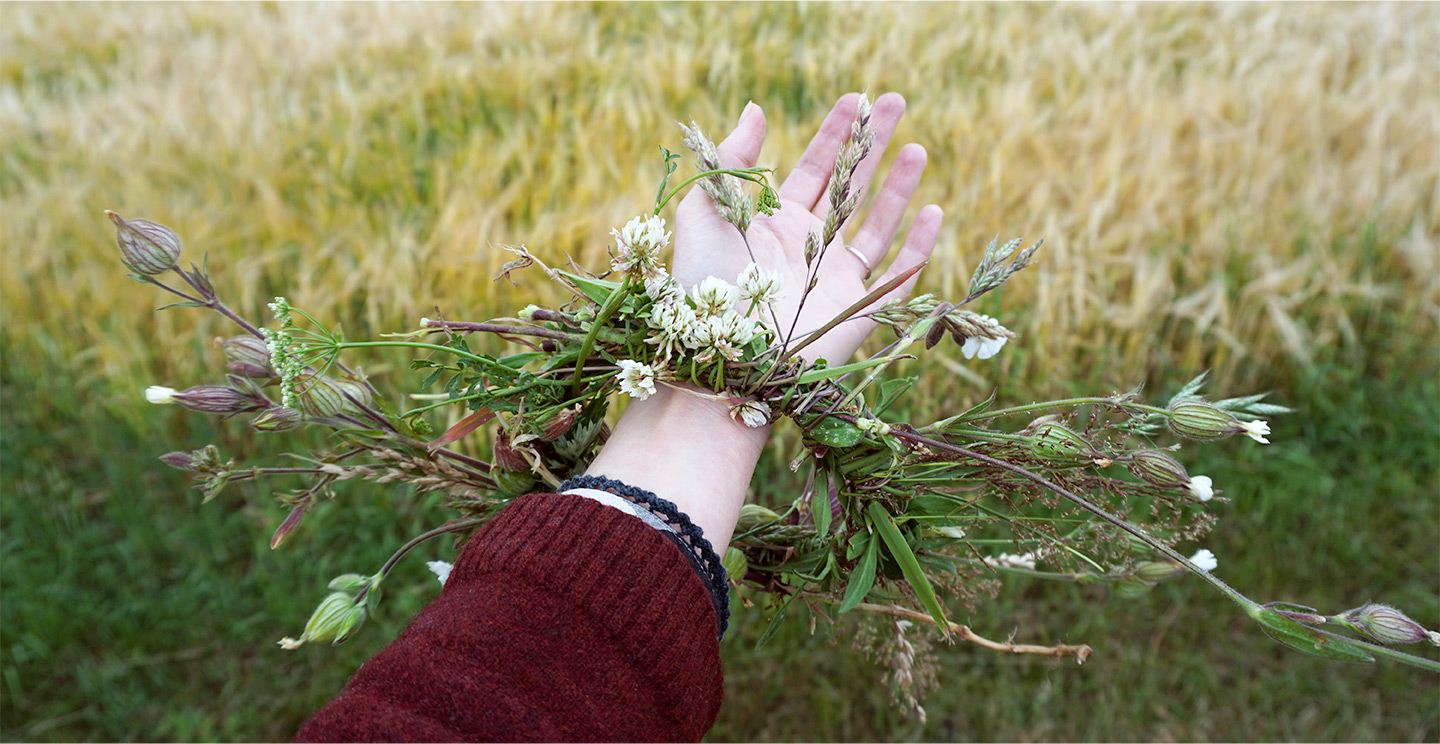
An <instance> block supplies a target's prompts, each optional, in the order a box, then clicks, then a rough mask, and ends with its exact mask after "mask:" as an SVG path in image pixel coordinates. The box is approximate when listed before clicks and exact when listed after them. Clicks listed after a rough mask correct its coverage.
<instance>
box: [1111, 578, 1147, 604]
mask: <svg viewBox="0 0 1440 744" xmlns="http://www.w3.org/2000/svg"><path fill="white" fill-rule="evenodd" d="M1110 591H1112V592H1114V593H1115V596H1117V597H1122V598H1124V599H1135V598H1136V597H1139V596H1141V595H1143V594H1145V593H1146V592H1148V591H1150V585H1149V584H1148V583H1146V582H1144V581H1141V580H1140V579H1121V580H1119V581H1116V582H1115V583H1113V584H1111V585H1110Z"/></svg>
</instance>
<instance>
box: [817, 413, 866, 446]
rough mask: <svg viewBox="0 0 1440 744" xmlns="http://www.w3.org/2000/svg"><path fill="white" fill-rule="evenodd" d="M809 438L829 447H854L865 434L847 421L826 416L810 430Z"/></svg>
mask: <svg viewBox="0 0 1440 744" xmlns="http://www.w3.org/2000/svg"><path fill="white" fill-rule="evenodd" d="M810 438H811V439H814V440H815V441H817V442H819V443H821V444H826V445H829V446H831V447H854V446H855V445H856V444H858V443H859V442H860V440H861V439H864V438H865V432H863V431H860V428H859V427H857V426H856V425H854V424H852V423H850V422H848V421H841V420H840V419H838V418H834V417H831V416H826V417H825V418H824V419H823V420H821V421H820V423H818V424H816V425H815V426H814V427H812V428H811V429H810Z"/></svg>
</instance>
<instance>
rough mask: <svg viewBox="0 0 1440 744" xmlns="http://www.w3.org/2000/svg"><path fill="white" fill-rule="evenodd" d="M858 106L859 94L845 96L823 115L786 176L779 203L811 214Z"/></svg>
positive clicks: (848, 131)
mask: <svg viewBox="0 0 1440 744" xmlns="http://www.w3.org/2000/svg"><path fill="white" fill-rule="evenodd" d="M859 103H860V94H858V93H846V94H845V95H843V96H841V97H840V100H838V101H836V102H835V106H834V108H832V109H830V113H829V114H826V115H825V121H823V122H821V123H820V129H819V131H817V132H815V136H814V138H812V139H811V140H810V144H809V145H808V146H806V148H805V153H804V154H803V155H801V156H800V159H799V160H797V161H796V162H795V169H794V170H792V171H790V175H788V176H786V177H785V182H784V183H782V184H780V189H779V191H778V193H779V195H780V199H781V200H782V201H793V202H797V203H799V204H800V205H801V206H803V207H805V209H806V211H814V210H815V204H816V202H818V201H820V196H821V195H822V194H824V193H825V186H826V184H828V183H829V182H830V171H831V170H833V169H834V168H835V156H836V155H837V154H839V152H840V145H841V143H843V142H844V141H845V138H846V137H848V136H849V135H850V124H851V123H852V122H854V121H855V109H856V107H857V106H858V105H859Z"/></svg>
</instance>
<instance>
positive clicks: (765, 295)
mask: <svg viewBox="0 0 1440 744" xmlns="http://www.w3.org/2000/svg"><path fill="white" fill-rule="evenodd" d="M737 283H738V284H739V285H740V299H741V300H742V301H745V302H750V303H752V304H754V305H764V304H768V303H771V302H774V301H775V300H776V299H778V298H779V297H780V287H781V286H782V284H783V282H782V280H781V278H780V272H778V271H769V270H767V269H762V268H760V265H759V264H757V263H755V262H753V261H752V262H751V263H750V265H749V266H746V267H745V270H744V271H742V272H740V279H739V280H738V281H737Z"/></svg>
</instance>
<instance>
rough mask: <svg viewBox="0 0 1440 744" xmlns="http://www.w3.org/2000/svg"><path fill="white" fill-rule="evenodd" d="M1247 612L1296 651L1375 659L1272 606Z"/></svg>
mask: <svg viewBox="0 0 1440 744" xmlns="http://www.w3.org/2000/svg"><path fill="white" fill-rule="evenodd" d="M1250 614H1251V617H1253V618H1255V622H1258V623H1260V627H1261V628H1262V629H1263V630H1264V631H1265V634H1266V635H1268V636H1270V637H1271V638H1273V639H1275V640H1276V641H1278V642H1280V643H1283V644H1285V645H1286V646H1289V647H1290V648H1293V649H1295V650H1296V651H1301V652H1303V653H1307V654H1310V655H1312V656H1319V657H1322V658H1325V659H1337V660H1339V661H1354V662H1361V663H1364V662H1373V661H1375V657H1373V656H1371V655H1370V654H1369V652H1367V651H1366V650H1365V649H1364V648H1363V647H1362V646H1360V645H1358V644H1355V643H1352V642H1350V641H1349V640H1348V639H1346V638H1341V637H1340V636H1332V635H1328V634H1324V633H1320V632H1317V631H1316V630H1315V629H1314V628H1310V627H1308V626H1306V625H1304V624H1302V623H1299V622H1296V621H1294V620H1291V619H1290V618H1288V617H1285V616H1284V615H1281V614H1280V613H1278V612H1276V611H1274V610H1270V609H1266V608H1263V607H1262V608H1258V609H1257V610H1256V611H1253V612H1251V613H1250Z"/></svg>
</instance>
